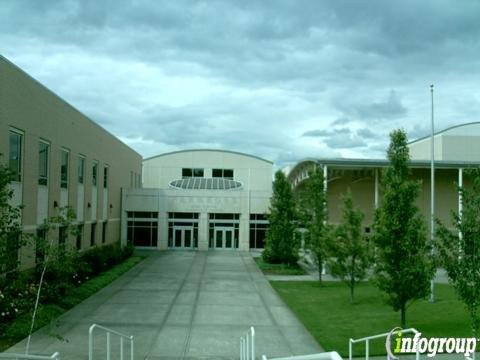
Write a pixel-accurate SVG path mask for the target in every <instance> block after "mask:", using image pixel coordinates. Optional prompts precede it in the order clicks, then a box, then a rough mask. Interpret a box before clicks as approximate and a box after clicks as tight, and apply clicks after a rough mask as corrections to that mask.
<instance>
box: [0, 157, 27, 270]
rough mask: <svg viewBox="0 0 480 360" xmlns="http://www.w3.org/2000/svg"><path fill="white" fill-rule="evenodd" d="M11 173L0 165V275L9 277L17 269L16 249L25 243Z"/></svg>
mask: <svg viewBox="0 0 480 360" xmlns="http://www.w3.org/2000/svg"><path fill="white" fill-rule="evenodd" d="M11 180H12V173H11V171H10V170H9V169H8V167H6V166H5V165H3V164H0V273H1V274H7V275H8V276H7V277H11V275H12V274H14V273H15V272H16V270H17V267H18V257H17V256H15V254H18V249H19V248H20V247H21V246H22V243H23V242H25V240H26V237H25V236H24V237H22V223H21V207H20V206H13V205H12V204H11V201H12V199H13V190H12V188H11V187H10V182H11Z"/></svg>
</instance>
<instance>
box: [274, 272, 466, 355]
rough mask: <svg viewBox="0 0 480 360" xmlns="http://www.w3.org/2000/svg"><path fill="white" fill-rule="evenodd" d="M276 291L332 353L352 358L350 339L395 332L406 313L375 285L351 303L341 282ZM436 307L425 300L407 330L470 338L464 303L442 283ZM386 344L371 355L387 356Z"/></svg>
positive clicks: (359, 349) (288, 285)
mask: <svg viewBox="0 0 480 360" xmlns="http://www.w3.org/2000/svg"><path fill="white" fill-rule="evenodd" d="M271 284H272V286H273V287H274V288H275V290H276V291H277V292H278V293H279V295H280V296H281V297H282V299H283V300H284V301H285V303H287V304H288V306H289V307H290V308H291V309H292V310H293V311H294V312H295V313H296V314H297V316H298V318H299V319H300V320H301V321H302V322H303V324H304V325H305V327H306V328H307V329H308V330H309V331H310V333H311V334H312V335H313V336H314V337H315V339H316V340H317V341H318V343H319V344H320V345H321V346H323V348H324V349H325V350H327V351H330V350H335V351H338V352H339V353H340V354H341V355H342V356H344V357H345V356H348V339H349V338H354V339H355V338H361V337H365V336H369V335H375V334H380V333H384V332H388V331H390V330H391V329H392V328H394V327H395V326H399V323H400V313H398V312H394V311H393V310H392V308H391V307H390V306H388V305H387V304H386V303H385V295H384V294H383V293H382V292H380V291H379V290H378V289H377V288H376V287H374V286H373V285H372V284H370V283H362V284H360V285H359V287H358V288H357V289H356V295H355V297H356V299H355V303H354V304H353V305H352V304H350V297H349V290H348V287H347V286H346V285H345V284H343V283H341V282H324V286H323V287H320V285H319V283H318V282H306V281H301V282H300V281H298V282H297V281H295V282H291V281H288V282H287V281H272V282H271ZM435 296H436V302H435V303H433V304H432V303H430V302H428V301H426V300H419V301H416V302H415V303H413V304H412V305H411V306H410V307H409V308H408V310H407V327H414V328H416V329H417V330H419V331H420V332H421V333H422V335H423V336H426V337H431V336H441V337H448V336H453V337H470V336H471V333H470V330H469V329H470V321H469V317H468V314H467V311H466V310H465V308H464V306H463V304H462V303H460V302H459V301H458V300H457V299H456V297H455V294H454V291H453V288H452V287H451V286H450V285H446V284H436V286H435ZM384 349H385V340H380V341H376V342H375V343H372V344H371V345H370V353H371V354H376V355H383V354H385V350H384ZM354 352H355V355H356V356H359V355H363V354H364V347H363V346H361V344H356V345H354Z"/></svg>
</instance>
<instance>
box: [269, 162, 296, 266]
mask: <svg viewBox="0 0 480 360" xmlns="http://www.w3.org/2000/svg"><path fill="white" fill-rule="evenodd" d="M295 218H296V216H295V201H294V199H293V193H292V188H291V186H290V183H289V182H288V180H287V178H286V177H285V174H284V173H283V172H282V171H277V172H276V173H275V181H274V182H273V195H272V198H271V201H270V215H268V221H269V224H270V225H269V228H268V231H267V236H266V244H265V250H264V252H263V259H264V260H265V261H266V262H270V263H284V264H289V265H293V264H296V263H297V261H298V241H297V238H296V237H295V236H294V231H295V227H296V226H295Z"/></svg>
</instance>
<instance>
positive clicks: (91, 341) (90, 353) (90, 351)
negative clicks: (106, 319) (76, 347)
mask: <svg viewBox="0 0 480 360" xmlns="http://www.w3.org/2000/svg"><path fill="white" fill-rule="evenodd" d="M95 329H98V330H102V331H103V332H104V333H106V336H107V343H106V349H107V354H106V358H107V360H111V357H112V344H111V335H112V334H113V335H116V336H118V337H119V338H120V355H119V359H120V360H124V343H125V340H127V341H129V342H130V360H133V354H134V348H133V336H132V335H126V334H122V333H121V332H118V331H115V330H112V329H109V328H106V327H104V326H101V325H98V324H93V325H92V326H90V329H88V360H93V347H94V339H93V331H94V330H95Z"/></svg>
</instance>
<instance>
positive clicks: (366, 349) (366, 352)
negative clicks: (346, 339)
mask: <svg viewBox="0 0 480 360" xmlns="http://www.w3.org/2000/svg"><path fill="white" fill-rule="evenodd" d="M369 347H370V340H368V339H367V340H366V341H365V360H368V356H369V355H370V354H369V353H370V349H369ZM109 360H110V359H109Z"/></svg>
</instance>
